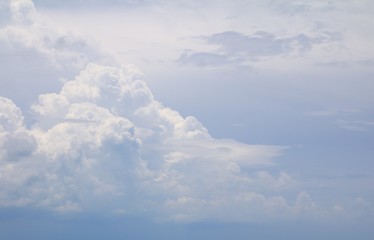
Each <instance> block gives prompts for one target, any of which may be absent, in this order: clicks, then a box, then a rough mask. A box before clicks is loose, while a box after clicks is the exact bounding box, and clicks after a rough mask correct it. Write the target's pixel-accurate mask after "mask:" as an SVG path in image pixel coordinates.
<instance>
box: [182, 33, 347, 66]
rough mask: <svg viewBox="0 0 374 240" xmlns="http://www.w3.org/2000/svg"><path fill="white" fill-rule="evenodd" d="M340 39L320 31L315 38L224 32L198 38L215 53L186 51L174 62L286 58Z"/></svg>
mask: <svg viewBox="0 0 374 240" xmlns="http://www.w3.org/2000/svg"><path fill="white" fill-rule="evenodd" d="M340 37H341V36H340V35H339V34H338V33H332V32H323V33H321V35H320V36H318V37H310V36H307V35H305V34H299V35H296V36H292V37H278V36H276V35H274V34H272V33H270V32H265V31H258V32H255V33H254V34H251V35H245V34H243V33H240V32H234V31H227V32H221V33H216V34H213V35H210V36H205V37H201V40H202V41H203V42H204V43H205V44H207V45H211V46H215V47H217V50H216V51H214V52H193V51H187V52H185V53H183V54H182V55H181V56H180V58H179V59H178V61H179V62H180V63H182V64H193V65H197V66H209V65H210V66H215V65H224V64H248V63H250V62H254V61H261V60H263V59H266V58H269V57H276V56H287V55H289V54H291V53H294V52H297V53H298V54H302V53H304V52H307V51H308V50H310V49H311V48H312V47H313V46H314V45H315V44H320V43H324V42H329V41H335V40H336V39H339V38H340Z"/></svg>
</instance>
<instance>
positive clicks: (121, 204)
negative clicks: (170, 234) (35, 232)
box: [0, 0, 315, 221]
mask: <svg viewBox="0 0 374 240" xmlns="http://www.w3.org/2000/svg"><path fill="white" fill-rule="evenodd" d="M10 3H11V4H10V6H11V9H12V11H11V16H12V20H11V22H10V23H9V24H4V26H1V29H0V41H1V42H2V43H7V47H0V50H1V51H2V52H6V53H8V54H10V55H11V56H15V55H20V56H22V57H23V56H24V55H25V53H30V54H31V55H30V56H29V59H28V60H35V61H36V62H35V63H34V64H35V66H37V67H35V68H34V65H32V66H31V67H30V68H29V69H28V72H27V73H23V74H20V75H17V76H16V78H17V81H18V83H17V84H14V83H13V85H11V86H8V85H6V84H5V82H0V83H1V85H2V86H6V87H4V88H2V89H4V90H3V91H1V92H0V93H1V94H3V93H7V91H8V90H9V89H10V90H13V88H15V89H18V88H19V84H21V85H22V86H23V87H25V88H26V89H33V86H34V84H36V85H38V84H41V85H43V83H44V81H53V83H52V85H53V89H54V90H55V91H46V90H50V89H45V88H40V89H37V90H36V91H35V92H33V93H32V94H30V96H29V97H30V99H32V101H33V102H34V104H32V106H31V108H28V107H25V106H23V105H22V106H20V107H17V105H16V104H15V103H14V102H16V103H17V102H21V103H22V100H23V99H22V97H23V96H20V95H17V94H16V93H8V94H5V95H6V97H8V98H5V97H1V98H0V110H1V111H0V146H1V148H0V149H1V151H0V207H10V206H11V207H13V206H30V207H41V208H46V209H50V210H51V211H57V212H74V211H88V212H90V211H97V212H103V213H106V212H113V213H117V214H118V213H125V214H126V213H134V214H142V213H144V212H146V214H148V215H149V217H150V218H161V219H162V220H165V219H166V220H167V219H173V220H175V219H177V220H183V221H196V220H200V219H204V218H210V219H216V220H222V221H225V220H227V221H251V220H256V219H272V218H279V217H280V218H283V217H285V218H289V217H298V216H299V215H300V213H302V214H305V213H307V214H306V215H308V213H309V212H313V211H314V209H315V205H314V203H313V202H312V200H311V198H310V197H309V195H308V194H307V193H306V192H301V193H300V194H299V195H297V193H296V194H294V197H286V196H283V194H282V190H284V189H290V188H291V189H292V188H294V187H295V184H294V180H293V179H292V178H291V177H290V176H289V175H288V174H287V173H284V172H281V173H280V174H279V176H276V174H275V175H272V174H271V173H270V171H269V169H268V168H270V167H271V166H274V162H273V159H274V157H276V156H278V155H279V154H281V153H282V151H283V150H284V149H285V148H284V147H281V146H268V145H248V144H244V143H240V142H237V141H234V140H229V139H215V138H213V137H212V136H210V134H209V132H208V130H207V129H206V128H205V127H204V126H203V124H202V123H201V122H199V121H198V120H197V119H196V118H195V117H193V116H188V117H183V116H181V114H179V113H178V112H177V111H175V110H172V109H170V108H168V107H165V106H163V105H162V104H161V103H160V102H158V101H157V100H155V98H154V96H153V95H152V93H151V91H150V89H149V88H148V87H147V84H146V83H145V82H144V81H143V80H142V74H141V72H140V71H139V70H138V69H137V68H136V67H134V66H132V65H129V66H121V67H118V66H117V64H113V65H111V66H108V65H105V64H102V63H103V62H106V60H105V59H104V60H101V58H100V57H99V54H97V53H96V52H95V51H93V50H92V48H90V47H89V46H87V45H86V43H85V42H84V41H81V40H75V39H74V38H73V37H71V36H70V35H64V36H63V37H62V36H60V35H59V34H58V33H56V32H53V31H50V29H49V28H48V26H46V25H43V23H41V22H40V21H42V19H41V18H40V17H39V16H38V15H37V13H36V11H35V9H34V7H33V4H32V2H31V1H27V0H24V1H17V0H13V1H11V2H10ZM1 11H5V12H6V11H8V8H7V6H6V5H5V7H3V6H2V8H1ZM3 46H4V45H3ZM7 51H8V52H7ZM96 59H98V60H96ZM1 61H2V62H6V60H5V58H2V59H1ZM27 63H28V61H25V60H24V59H21V60H20V62H18V64H16V65H15V64H14V62H13V63H9V64H8V65H7V66H9V69H8V68H4V69H5V71H4V72H5V73H2V74H4V75H2V76H5V77H10V76H12V74H13V73H14V72H18V71H19V70H21V71H22V70H23V69H24V68H26V66H25V65H27ZM46 69H47V70H46ZM44 70H46V71H50V73H49V74H48V78H44V79H43V80H39V79H36V78H35V77H36V76H37V75H34V73H35V72H39V71H44ZM66 72H67V73H68V74H67V75H66ZM62 77H63V78H65V80H64V82H59V78H62ZM3 81H4V80H3ZM35 88H38V87H37V86H36V87H35ZM9 98H12V100H14V102H13V101H12V100H10V99H9ZM21 109H22V111H23V112H24V114H25V113H27V112H28V111H30V110H31V111H32V116H33V119H32V121H31V120H30V119H29V118H27V117H26V116H23V114H22V112H21ZM25 119H26V120H25ZM259 169H260V170H259ZM294 190H295V192H297V191H298V190H299V189H294ZM295 198H296V199H297V200H296V202H295V203H292V202H293V201H292V200H290V199H295Z"/></svg>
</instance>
